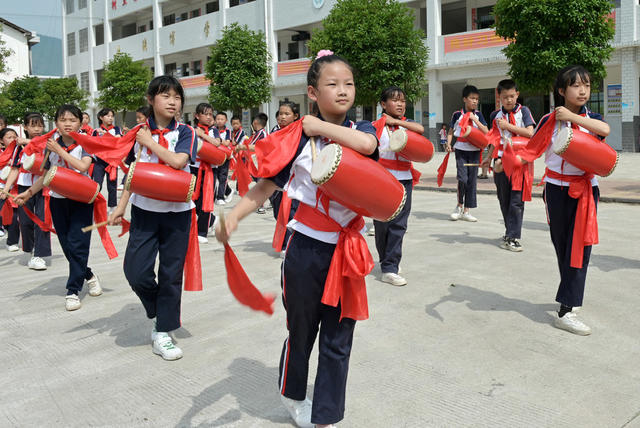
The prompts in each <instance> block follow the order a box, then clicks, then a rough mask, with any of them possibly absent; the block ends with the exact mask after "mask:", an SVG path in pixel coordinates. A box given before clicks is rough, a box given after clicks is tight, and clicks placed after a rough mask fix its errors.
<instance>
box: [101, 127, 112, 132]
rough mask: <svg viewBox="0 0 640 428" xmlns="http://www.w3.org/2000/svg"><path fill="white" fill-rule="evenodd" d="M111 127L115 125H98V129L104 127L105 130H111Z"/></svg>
mask: <svg viewBox="0 0 640 428" xmlns="http://www.w3.org/2000/svg"><path fill="white" fill-rule="evenodd" d="M113 128H115V126H113V125H109V126H104V125H100V129H104V130H105V131H107V132H109V131H111V130H112V129H113Z"/></svg>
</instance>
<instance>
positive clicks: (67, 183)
mask: <svg viewBox="0 0 640 428" xmlns="http://www.w3.org/2000/svg"><path fill="white" fill-rule="evenodd" d="M44 185H45V186H47V187H48V188H50V189H51V190H53V191H54V192H56V193H58V194H60V195H62V196H64V197H65V198H68V199H72V200H74V201H77V202H82V203H85V204H92V203H93V202H94V201H95V200H96V198H97V197H98V193H100V185H99V184H98V183H96V182H95V181H93V180H92V179H91V178H90V177H88V176H86V175H82V174H80V173H79V172H76V171H74V170H72V169H69V168H64V167H61V166H52V167H51V168H49V170H48V171H47V174H46V175H45V176H44Z"/></svg>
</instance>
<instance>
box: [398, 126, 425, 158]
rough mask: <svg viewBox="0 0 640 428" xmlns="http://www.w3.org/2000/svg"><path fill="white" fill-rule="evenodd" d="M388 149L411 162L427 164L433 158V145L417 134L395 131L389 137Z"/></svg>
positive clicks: (400, 130) (403, 130) (402, 130)
mask: <svg viewBox="0 0 640 428" xmlns="http://www.w3.org/2000/svg"><path fill="white" fill-rule="evenodd" d="M389 149H391V151H392V152H396V153H398V154H399V155H400V156H402V157H404V158H406V159H409V160H410V161H413V162H429V161H430V160H431V158H432V157H433V143H432V142H431V141H429V140H428V139H427V138H425V137H423V136H422V135H420V134H418V133H417V132H413V131H409V130H406V129H402V128H400V129H397V130H396V131H394V132H392V133H391V136H390V137H389Z"/></svg>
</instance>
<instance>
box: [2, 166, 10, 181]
mask: <svg viewBox="0 0 640 428" xmlns="http://www.w3.org/2000/svg"><path fill="white" fill-rule="evenodd" d="M10 172H11V167H10V166H9V165H6V166H5V167H4V168H2V169H0V181H2V182H3V183H6V182H7V178H9V173H10Z"/></svg>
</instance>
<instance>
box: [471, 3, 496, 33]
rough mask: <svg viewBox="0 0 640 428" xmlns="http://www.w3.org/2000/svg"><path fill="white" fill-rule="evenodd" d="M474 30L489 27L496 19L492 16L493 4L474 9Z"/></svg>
mask: <svg viewBox="0 0 640 428" xmlns="http://www.w3.org/2000/svg"><path fill="white" fill-rule="evenodd" d="M475 21H476V27H475V29H476V30H482V29H483V28H491V26H492V25H493V24H494V22H495V21H496V20H495V18H494V16H493V6H486V7H479V8H477V9H476V19H475Z"/></svg>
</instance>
